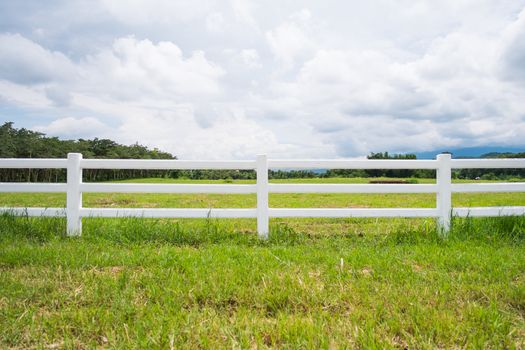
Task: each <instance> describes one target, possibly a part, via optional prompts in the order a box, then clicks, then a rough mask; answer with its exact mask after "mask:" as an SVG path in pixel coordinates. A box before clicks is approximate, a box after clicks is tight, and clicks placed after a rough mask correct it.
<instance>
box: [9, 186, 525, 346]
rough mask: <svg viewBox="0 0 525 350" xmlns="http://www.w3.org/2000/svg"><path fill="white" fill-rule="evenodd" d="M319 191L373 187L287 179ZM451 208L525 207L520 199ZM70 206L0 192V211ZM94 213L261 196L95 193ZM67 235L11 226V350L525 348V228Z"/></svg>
mask: <svg viewBox="0 0 525 350" xmlns="http://www.w3.org/2000/svg"><path fill="white" fill-rule="evenodd" d="M134 181H135V182H138V181H137V180H134ZM140 181H142V182H145V181H155V182H159V181H162V182H165V181H173V180H165V179H144V180H140ZM310 181H311V182H319V181H331V182H343V181H352V182H363V183H364V182H365V181H366V182H367V181H368V179H300V180H299V179H293V180H287V182H303V183H304V182H310ZM128 182H132V181H128ZM179 182H180V181H179ZM188 182H191V183H196V182H198V181H191V180H188ZM205 182H206V183H210V182H215V183H218V182H219V181H205ZM274 182H279V181H274ZM424 182H425V181H424V180H419V183H424ZM233 183H238V182H237V181H233ZM453 201H454V202H453V205H454V206H492V205H525V194H523V193H491V194H482V193H480V194H474V193H469V194H457V195H454V198H453ZM64 205H65V195H63V194H29V193H9V194H8V193H2V194H0V206H19V207H20V206H21V207H24V206H64ZM434 205H435V195H433V194H428V195H427V194H406V195H404V194H381V195H379V194H362V195H361V194H273V195H270V206H272V207H432V206H434ZM84 206H93V207H113V206H114V207H208V206H211V207H253V206H255V196H254V195H200V194H199V195H193V194H189V195H186V194H184V195H181V194H97V193H93V194H84ZM64 231H65V222H64V220H63V219H53V218H24V217H22V218H15V217H12V216H10V215H8V214H4V215H1V216H0V329H2V332H0V348H94V347H100V348H122V349H128V348H168V349H169V348H188V349H189V348H191V349H193V348H212V349H215V348H243V349H244V348H290V349H296V348H327V349H337V348H367V349H368V348H377V349H379V348H480V349H481V348H524V347H525V331H524V330H525V313H524V310H525V258H524V256H525V218H523V217H507V218H477V219H472V218H468V219H457V218H456V219H454V220H453V226H452V231H451V233H450V235H449V237H448V238H443V237H441V236H439V235H438V234H437V233H436V230H435V223H434V220H432V219H279V220H276V219H273V220H271V232H270V237H269V240H268V241H260V240H258V239H257V237H256V234H255V220H251V219H234V220H233V219H224V220H204V219H194V220H191V219H184V220H175V219H173V220H171V219H170V220H163V219H141V218H122V219H95V218H88V219H85V220H84V227H83V236H82V237H79V238H67V237H65V236H64Z"/></svg>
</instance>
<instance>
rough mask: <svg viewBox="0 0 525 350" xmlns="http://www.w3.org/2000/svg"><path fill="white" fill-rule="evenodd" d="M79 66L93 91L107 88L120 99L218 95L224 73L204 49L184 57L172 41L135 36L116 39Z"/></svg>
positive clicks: (110, 93) (107, 90) (96, 91)
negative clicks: (143, 38)
mask: <svg viewBox="0 0 525 350" xmlns="http://www.w3.org/2000/svg"><path fill="white" fill-rule="evenodd" d="M79 69H80V70H81V72H82V75H83V77H84V78H85V79H86V80H87V81H88V82H89V84H91V86H90V87H89V88H90V90H91V91H90V92H91V93H95V94H96V93H100V92H102V91H103V92H105V93H107V94H108V95H111V96H112V97H114V98H120V99H141V98H144V97H153V96H161V97H170V98H180V97H181V96H183V97H186V98H189V97H199V96H200V97H202V96H207V95H214V94H218V93H220V88H219V78H220V77H221V76H223V74H224V71H223V70H222V69H221V68H220V67H219V66H218V65H216V64H214V63H212V62H210V61H208V60H207V58H206V56H205V54H204V52H202V51H194V52H193V53H191V55H190V56H189V57H184V55H183V53H182V51H181V49H180V48H179V47H178V46H177V45H175V44H174V43H172V42H166V41H161V42H159V43H156V44H155V43H153V42H151V41H150V40H137V39H135V38H134V37H126V38H119V39H117V40H115V42H114V43H113V45H112V47H111V48H110V49H105V50H102V51H100V52H98V53H97V54H95V55H92V56H88V57H87V58H86V59H85V60H84V61H83V62H82V64H81V65H80V67H79Z"/></svg>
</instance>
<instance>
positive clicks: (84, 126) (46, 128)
mask: <svg viewBox="0 0 525 350" xmlns="http://www.w3.org/2000/svg"><path fill="white" fill-rule="evenodd" d="M34 129H35V130H37V131H40V132H43V133H46V134H49V135H52V136H62V137H65V138H72V139H76V138H82V137H84V138H90V137H91V138H94V137H98V138H104V137H110V135H111V130H110V128H109V127H108V126H107V125H105V124H104V123H102V122H101V121H100V120H98V119H96V118H92V117H85V118H74V117H65V118H59V119H56V120H54V121H52V122H51V123H50V124H48V125H37V126H35V127H34Z"/></svg>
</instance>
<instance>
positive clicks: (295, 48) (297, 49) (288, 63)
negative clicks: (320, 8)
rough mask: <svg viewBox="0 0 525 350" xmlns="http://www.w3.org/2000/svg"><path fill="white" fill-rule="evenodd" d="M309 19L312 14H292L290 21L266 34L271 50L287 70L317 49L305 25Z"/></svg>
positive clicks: (304, 12)
mask: <svg viewBox="0 0 525 350" xmlns="http://www.w3.org/2000/svg"><path fill="white" fill-rule="evenodd" d="M309 18H310V12H309V11H307V10H303V11H301V12H299V13H296V14H292V15H291V16H290V19H289V20H287V21H285V22H284V23H282V24H280V25H279V26H277V27H276V28H274V29H272V30H269V31H267V32H266V40H267V41H268V45H269V46H270V49H271V50H272V52H273V54H274V55H275V57H276V58H277V59H278V60H279V61H280V62H281V63H282V64H283V65H284V67H285V68H291V67H292V66H293V64H294V63H295V61H296V60H297V59H298V58H301V57H304V56H305V55H307V54H308V53H311V52H312V50H314V48H315V44H314V42H313V41H312V40H311V37H310V36H309V33H307V30H306V25H305V22H307V21H308V19H309Z"/></svg>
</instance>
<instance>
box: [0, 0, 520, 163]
mask: <svg viewBox="0 0 525 350" xmlns="http://www.w3.org/2000/svg"><path fill="white" fill-rule="evenodd" d="M0 118H1V119H2V120H3V121H14V122H15V126H16V127H28V128H32V129H36V130H39V131H42V132H45V133H47V134H49V135H54V136H60V137H63V138H79V137H83V138H91V137H99V138H102V137H105V138H111V139H114V140H117V141H119V142H122V143H134V142H136V141H138V142H139V143H141V144H145V145H148V146H152V147H159V148H161V149H162V150H166V151H170V152H172V153H174V154H175V155H177V156H179V157H180V158H184V159H204V158H206V159H216V158H223V159H227V158H232V159H235V158H238V159H244V158H254V156H255V155H256V154H258V153H267V154H269V155H270V156H271V157H279V158H298V157H301V158H305V157H307V158H319V157H330V158H332V157H356V156H362V155H365V154H367V153H368V152H370V151H374V152H379V151H391V152H407V151H424V150H432V149H437V148H454V147H471V146H482V145H483V146H485V145H493V146H496V145H498V146H522V145H525V0H523V1H521V0H511V1H508V0H502V1H497V0H493V1H486V0H470V1H463V0H440V1H434V0H432V1H430V0H429V1H414V0H400V1H386V0H378V1H330V0H323V1H320V0H319V1H287V0H278V1H267V0H266V1H257V2H256V1H251V0H231V1H206V0H191V1H177V0H165V1H163V0H100V1H97V0H86V1H72V0H67V1H57V0H47V1H41V0H35V1H30V0H24V1H22V0H20V1H8V0H0Z"/></svg>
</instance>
